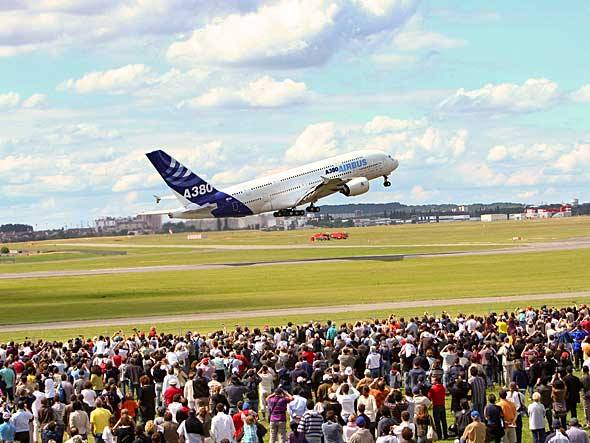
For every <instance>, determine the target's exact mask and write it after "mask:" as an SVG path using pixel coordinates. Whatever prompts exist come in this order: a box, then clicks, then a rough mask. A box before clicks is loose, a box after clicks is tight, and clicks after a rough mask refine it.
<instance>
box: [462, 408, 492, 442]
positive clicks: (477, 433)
mask: <svg viewBox="0 0 590 443" xmlns="http://www.w3.org/2000/svg"><path fill="white" fill-rule="evenodd" d="M469 415H470V417H471V423H469V424H468V425H467V426H466V427H465V429H464V430H463V432H462V433H461V442H462V443H486V442H487V441H488V440H487V428H486V425H484V424H483V423H482V422H481V415H480V414H479V412H478V411H471V412H470V413H469Z"/></svg>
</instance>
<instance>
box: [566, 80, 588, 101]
mask: <svg viewBox="0 0 590 443" xmlns="http://www.w3.org/2000/svg"><path fill="white" fill-rule="evenodd" d="M570 99H571V100H572V101H574V102H578V103H590V84H589V85H584V86H582V87H581V88H580V89H578V90H576V91H574V92H572V93H571V94H570Z"/></svg>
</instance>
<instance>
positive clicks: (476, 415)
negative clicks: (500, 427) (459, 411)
mask: <svg viewBox="0 0 590 443" xmlns="http://www.w3.org/2000/svg"><path fill="white" fill-rule="evenodd" d="M471 416H472V417H473V418H480V417H481V415H479V412H478V411H471Z"/></svg>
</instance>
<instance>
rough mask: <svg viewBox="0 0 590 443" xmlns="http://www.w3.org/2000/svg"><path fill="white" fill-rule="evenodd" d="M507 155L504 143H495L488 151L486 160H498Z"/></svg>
mask: <svg viewBox="0 0 590 443" xmlns="http://www.w3.org/2000/svg"><path fill="white" fill-rule="evenodd" d="M507 156H508V149H507V148H506V146H504V145H496V146H494V147H493V148H491V149H490V150H489V152H488V160H489V161H491V162H499V161H502V160H504V159H505V158H506V157H507Z"/></svg>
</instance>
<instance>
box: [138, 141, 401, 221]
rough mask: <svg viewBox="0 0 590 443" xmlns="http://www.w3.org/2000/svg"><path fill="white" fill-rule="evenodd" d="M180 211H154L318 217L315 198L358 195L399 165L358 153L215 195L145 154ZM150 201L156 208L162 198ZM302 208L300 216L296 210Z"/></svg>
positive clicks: (173, 163) (376, 154) (162, 158)
mask: <svg viewBox="0 0 590 443" xmlns="http://www.w3.org/2000/svg"><path fill="white" fill-rule="evenodd" d="M146 156H147V158H148V159H149V161H150V162H151V163H152V165H153V166H154V167H155V168H156V170H157V171H158V173H159V174H160V175H161V176H162V178H163V179H164V181H165V182H166V184H167V185H168V187H170V189H172V192H173V194H174V196H175V197H176V198H177V199H178V200H179V201H180V203H181V204H182V207H180V208H178V209H174V210H166V211H154V212H150V213H149V214H167V215H168V216H169V217H170V218H175V219H202V218H220V217H223V218H225V217H245V216H248V215H254V214H262V213H266V212H273V215H274V216H275V217H293V216H303V215H305V213H306V212H312V213H313V212H319V210H320V208H319V207H318V206H315V204H316V203H317V201H318V200H319V199H321V198H324V197H327V196H329V195H332V194H335V193H337V192H339V193H341V194H344V195H345V196H347V197H354V196H357V195H361V194H364V193H365V192H367V191H368V190H369V181H370V180H373V179H376V178H378V177H383V179H384V181H383V185H384V186H386V187H389V186H391V182H390V181H389V175H390V174H391V173H392V172H393V171H395V170H396V169H397V167H398V166H399V162H398V161H397V160H396V159H394V158H393V157H391V156H390V155H388V154H385V153H384V152H380V151H375V150H363V151H356V152H351V153H348V154H343V155H339V156H336V157H331V158H327V159H325V160H320V161H317V162H314V163H309V164H307V165H304V166H300V167H297V168H294V169H289V170H288V171H285V172H280V173H276V174H272V175H267V176H264V177H260V178H257V179H254V180H250V181H247V182H244V183H240V184H238V185H234V186H230V187H228V188H226V189H223V190H221V189H217V188H216V187H214V186H213V184H211V183H209V182H207V181H205V180H203V179H202V178H201V177H199V176H198V175H196V174H195V173H193V172H192V171H191V170H190V169H188V168H187V167H186V166H184V165H182V164H181V163H180V162H178V161H177V160H175V159H174V158H172V157H171V156H170V155H168V154H167V153H166V152H164V151H162V150H156V151H153V152H149V153H147V154H146ZM154 197H156V202H157V203H159V201H160V200H162V199H163V198H165V197H160V196H154ZM303 205H307V207H306V208H305V210H301V209H297V208H298V207H300V206H303Z"/></svg>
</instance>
